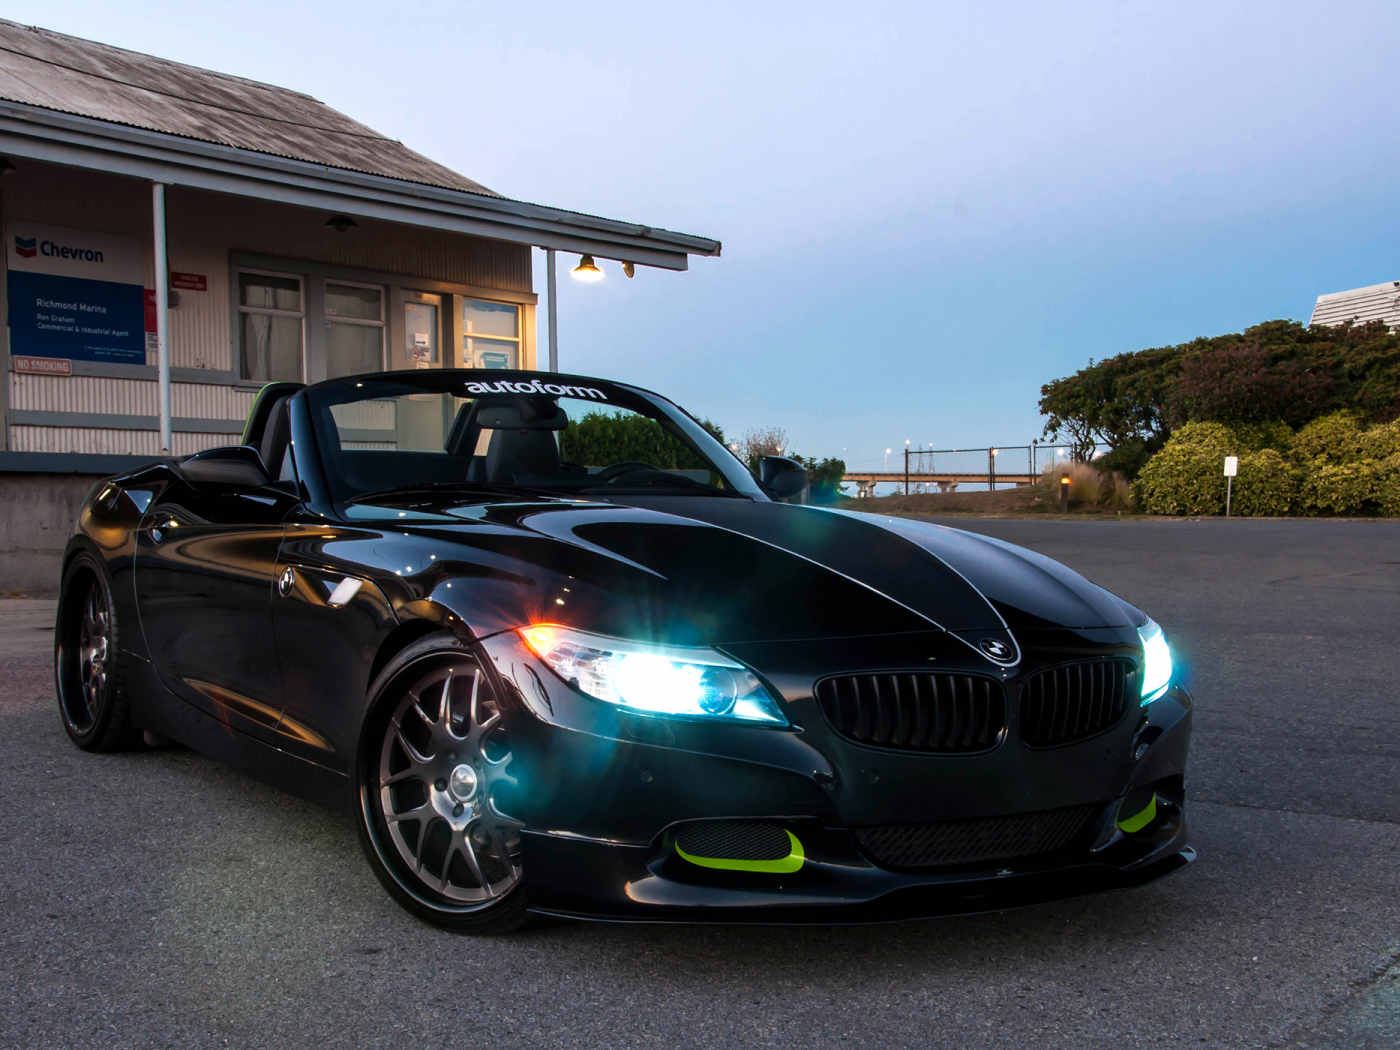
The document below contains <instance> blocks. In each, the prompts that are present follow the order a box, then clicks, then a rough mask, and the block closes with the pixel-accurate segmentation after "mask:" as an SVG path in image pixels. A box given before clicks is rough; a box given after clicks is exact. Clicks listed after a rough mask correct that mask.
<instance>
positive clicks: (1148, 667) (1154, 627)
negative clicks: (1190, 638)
mask: <svg viewBox="0 0 1400 1050" xmlns="http://www.w3.org/2000/svg"><path fill="white" fill-rule="evenodd" d="M1137 632H1138V637H1140V638H1141V639H1142V702H1143V704H1150V703H1151V702H1152V701H1153V700H1156V699H1157V698H1158V697H1159V696H1161V695H1162V694H1163V693H1165V692H1166V691H1167V686H1169V685H1171V684H1172V651H1171V647H1170V646H1168V645H1167V636H1166V635H1165V634H1163V633H1162V628H1161V626H1160V625H1159V624H1158V623H1157V621H1156V620H1153V619H1148V621H1147V622H1146V623H1145V624H1143V625H1142V626H1141V627H1139V628H1138V629H1137Z"/></svg>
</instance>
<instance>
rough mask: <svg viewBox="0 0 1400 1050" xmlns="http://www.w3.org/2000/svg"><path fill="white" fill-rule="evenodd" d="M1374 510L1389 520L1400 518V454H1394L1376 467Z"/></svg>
mask: <svg viewBox="0 0 1400 1050" xmlns="http://www.w3.org/2000/svg"><path fill="white" fill-rule="evenodd" d="M1375 503H1376V509H1377V510H1378V511H1380V512H1381V513H1382V514H1384V515H1386V516H1387V517H1390V518H1400V452H1394V453H1392V454H1391V455H1389V456H1387V457H1386V458H1385V459H1383V460H1381V461H1380V462H1379V463H1378V464H1377V465H1376V487H1375Z"/></svg>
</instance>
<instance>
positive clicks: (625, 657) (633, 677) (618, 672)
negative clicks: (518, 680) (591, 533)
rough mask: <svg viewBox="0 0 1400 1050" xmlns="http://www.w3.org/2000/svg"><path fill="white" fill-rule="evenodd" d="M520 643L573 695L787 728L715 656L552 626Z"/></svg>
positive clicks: (743, 672)
mask: <svg viewBox="0 0 1400 1050" xmlns="http://www.w3.org/2000/svg"><path fill="white" fill-rule="evenodd" d="M520 636H521V637H522V638H523V639H525V644H526V645H528V646H529V647H530V648H531V649H532V650H534V652H535V654H536V655H537V656H539V658H540V659H541V660H543V661H544V662H545V663H547V664H549V666H550V667H551V668H553V669H554V672H555V674H557V675H559V677H560V678H562V679H564V681H566V682H568V683H569V684H570V685H572V686H573V687H574V688H575V689H577V690H579V691H580V692H583V693H587V694H588V695H589V696H591V697H593V698H594V699H597V700H602V701H604V702H606V703H609V704H616V705H617V706H618V707H623V708H626V709H627V710H629V711H635V712H637V713H639V714H647V715H663V716H668V717H680V718H705V719H711V718H713V719H721V720H724V721H729V722H755V723H761V724H763V725H780V726H785V725H787V724H788V721H787V718H786V717H784V715H783V712H782V708H781V707H779V706H778V702H777V700H775V699H774V698H773V697H772V695H771V694H769V692H768V690H766V689H764V688H763V684H762V683H761V682H760V681H759V680H758V678H757V677H755V676H754V674H753V672H752V671H750V670H749V669H748V668H747V667H745V666H744V665H743V664H741V663H737V662H736V661H734V660H731V659H730V658H729V657H727V656H725V655H724V654H723V653H721V652H719V651H718V650H715V649H709V648H690V647H681V646H674V645H652V644H650V643H648V642H632V641H625V640H623V639H621V638H607V637H605V636H603V635H600V634H590V633H588V632H587V631H576V630H574V629H573V628H571V627H557V626H555V625H553V624H538V625H536V626H533V627H522V628H520Z"/></svg>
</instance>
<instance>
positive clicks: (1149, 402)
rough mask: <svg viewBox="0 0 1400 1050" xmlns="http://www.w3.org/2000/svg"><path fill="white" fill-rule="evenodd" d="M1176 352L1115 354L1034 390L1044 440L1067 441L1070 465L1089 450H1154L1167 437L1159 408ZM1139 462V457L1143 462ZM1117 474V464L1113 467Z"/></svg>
mask: <svg viewBox="0 0 1400 1050" xmlns="http://www.w3.org/2000/svg"><path fill="white" fill-rule="evenodd" d="M1179 356H1180V351H1179V349H1178V348H1177V347H1171V346H1165V347H1158V348H1156V349H1153V350H1139V351H1136V352H1135V353H1125V354H1119V355H1118V356H1116V357H1110V358H1108V359H1107V360H1106V361H1100V362H1098V363H1097V364H1095V363H1094V362H1093V361H1092V360H1091V361H1090V362H1089V366H1088V367H1087V368H1081V369H1080V370H1079V371H1078V372H1076V373H1074V375H1072V376H1068V377H1066V378H1064V379H1057V380H1055V381H1054V382H1053V383H1046V384H1045V385H1044V386H1042V387H1041V388H1040V395H1041V396H1040V412H1041V414H1042V415H1044V416H1047V417H1048V419H1047V420H1046V423H1045V431H1044V434H1045V436H1046V437H1048V438H1050V439H1051V440H1053V441H1058V440H1059V439H1060V436H1061V434H1065V435H1067V436H1068V438H1069V443H1070V455H1071V456H1072V458H1074V459H1079V460H1088V459H1091V458H1092V457H1093V454H1094V447H1095V444H1096V443H1098V442H1104V443H1105V444H1107V445H1108V446H1109V448H1110V450H1112V451H1113V452H1118V451H1120V450H1122V451H1127V450H1130V449H1136V450H1138V451H1139V452H1143V451H1146V455H1150V454H1151V452H1152V451H1155V450H1156V449H1158V448H1160V447H1161V446H1162V444H1163V443H1164V442H1165V441H1166V439H1167V436H1168V434H1169V433H1170V431H1169V429H1168V427H1167V425H1166V421H1165V418H1164V404H1165V401H1166V395H1167V389H1168V386H1169V384H1170V380H1171V376H1172V373H1173V371H1174V370H1175V365H1176V363H1177V359H1178V358H1179ZM1143 458H1144V459H1145V456H1143ZM1113 466H1114V467H1115V468H1121V467H1123V466H1124V465H1123V464H1117V463H1115V464H1113Z"/></svg>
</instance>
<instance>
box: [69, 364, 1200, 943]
mask: <svg viewBox="0 0 1400 1050" xmlns="http://www.w3.org/2000/svg"><path fill="white" fill-rule="evenodd" d="M806 481H807V478H806V474H805V473H804V472H803V470H802V468H801V467H800V466H799V465H798V464H796V463H794V462H792V461H790V460H786V459H781V458H777V457H770V458H768V459H766V460H764V461H763V463H762V466H761V470H760V477H759V478H757V479H756V478H755V477H754V476H753V475H752V474H751V473H750V472H749V471H748V470H747V469H745V467H744V465H743V464H742V463H740V462H739V460H738V459H737V458H736V457H735V456H734V455H733V454H732V453H731V452H730V451H729V450H728V449H726V448H725V447H724V446H723V445H722V444H720V443H719V442H718V441H716V440H715V439H714V438H713V437H712V436H711V435H710V434H709V432H708V431H707V430H706V429H705V428H704V427H703V426H701V425H700V424H699V423H698V422H697V421H696V420H695V419H693V418H692V417H691V416H689V415H688V414H686V413H685V412H684V411H683V410H681V409H680V408H678V407H677V406H676V405H675V404H673V403H671V402H670V401H667V400H666V399H665V398H662V397H659V396H657V395H656V394H652V393H649V392H647V391H645V390H640V389H637V388H635V387H631V386H626V385H623V384H620V383H611V382H606V381H604V380H600V379H589V378H584V377H579V376H564V375H553V374H541V373H531V372H482V371H479V370H477V371H452V370H436V371H410V372H395V373H385V374H379V375H364V376H351V377H348V378H344V379H336V380H332V381H329V382H324V383H318V384H316V385H314V386H309V387H302V386H301V385H300V384H274V385H271V386H269V387H266V388H265V389H264V390H263V391H262V392H261V393H260V394H259V396H258V398H257V401H256V403H255V404H254V406H253V409H252V412H251V413H250V415H249V419H248V424H247V429H246V432H245V433H244V435H243V442H242V444H241V445H237V446H233V447H229V448H218V449H212V450H209V451H206V452H202V453H199V454H198V455H194V456H189V457H186V458H184V459H179V460H173V461H162V462H158V463H153V464H151V465H150V466H148V467H145V468H143V469H141V470H137V471H134V472H132V473H129V474H125V475H122V476H120V477H116V478H113V479H111V480H109V481H106V482H103V483H101V484H99V485H97V486H96V487H95V488H94V489H93V491H92V493H91V495H90V496H89V498H88V499H87V501H86V503H85V504H84V506H83V509H82V512H81V516H80V518H79V520H78V523H77V528H76V530H75V532H74V535H73V537H72V540H71V542H70V543H69V544H68V548H67V553H66V556H65V559H64V570H63V577H62V590H61V600H60V603H59V610H58V623H57V627H58V630H57V640H56V648H55V658H56V673H57V685H58V697H59V704H60V709H61V712H62V716H63V722H64V725H65V727H66V728H67V730H68V733H69V734H70V735H71V736H72V738H73V740H74V741H75V742H76V743H77V744H78V745H79V746H80V747H83V748H86V749H88V750H93V751H105V750H111V749H114V748H119V747H124V746H140V742H141V741H142V739H143V738H144V739H145V740H146V742H147V743H155V742H158V740H159V739H160V738H172V739H174V740H178V741H181V742H183V743H185V744H188V745H189V746H191V747H193V748H196V749H198V750H199V751H202V752H204V753H205V754H207V755H210V756H212V757H214V758H216V759H218V760H220V761H223V762H226V763H228V764H230V765H232V766H235V767H237V768H238V769H240V770H244V771H246V772H247V773H249V774H251V775H253V776H256V777H260V778H262V779H264V780H266V781H268V782H270V783H272V784H275V785H277V786H279V787H281V788H283V789H285V790H287V791H289V792H292V793H295V794H297V795H302V796H305V797H307V798H311V799H314V800H317V801H319V802H322V803H324V804H326V805H329V806H335V807H343V808H347V809H349V810H350V811H351V812H352V813H353V815H354V818H355V821H356V824H357V827H358V829H359V836H360V840H361V842H362V844H363V846H364V852H365V856H366V857H367V858H368V859H369V863H370V865H371V866H372V868H373V869H374V872H375V874H376V875H377V876H378V878H379V880H380V881H381V882H382V883H383V884H384V886H385V888H386V889H387V890H388V891H389V893H391V894H392V895H393V896H394V897H395V898H396V899H397V900H398V901H399V902H400V903H401V904H403V905H404V907H406V908H407V909H408V910H409V911H411V912H413V913H414V914H416V915H418V916H420V917H421V918H423V919H425V920H427V921H429V922H432V923H435V924H437V925H439V926H443V927H446V928H449V929H454V930H462V931H482V932H487V931H500V930H507V929H511V928H513V927H515V926H517V925H519V924H520V923H522V922H523V921H525V919H526V917H527V915H528V914H530V913H532V912H533V913H539V914H552V915H565V916H578V917H591V918H607V919H632V920H692V921H722V922H734V921H741V922H742V921H764V922H771V921H786V922H819V923H827V922H848V921H856V922H866V921H878V920H884V919H895V918H902V917H914V916H934V915H948V914H957V913H967V912H976V911H989V910H999V909H1004V908H1009V907H1014V906H1019V905H1026V904H1033V903H1037V902H1042V901H1048V900H1054V899H1060V898H1064V897H1069V896H1074V895H1078V894H1083V893H1088V892H1092V891H1095V890H1100V889H1111V888H1118V887H1127V886H1137V885H1141V884H1143V883H1146V882H1149V881H1151V880H1153V879H1156V878H1159V877H1161V876H1163V875H1166V874H1169V873H1171V872H1173V871H1176V870H1178V869H1179V868H1181V867H1183V866H1185V865H1186V864H1187V863H1189V862H1190V861H1191V860H1192V859H1193V858H1194V853H1193V851H1192V850H1191V849H1190V848H1189V847H1188V846H1187V845H1186V822H1185V817H1184V812H1183V809H1184V806H1183V802H1184V799H1183V779H1182V778H1183V772H1184V769H1185V762H1186V752H1187V743H1188V738H1189V735H1190V727H1191V700H1190V697H1189V696H1188V695H1187V693H1186V691H1185V690H1184V689H1183V688H1182V687H1181V686H1180V685H1179V684H1176V683H1175V682H1174V681H1173V678H1172V667H1171V656H1170V653H1169V650H1168V647H1167V643H1166V640H1165V638H1164V637H1163V635H1162V632H1161V629H1160V628H1159V627H1158V626H1157V625H1156V624H1155V623H1153V622H1152V620H1150V619H1149V618H1148V617H1147V616H1146V615H1144V614H1143V613H1141V612H1139V611H1138V610H1137V609H1135V608H1134V607H1133V606H1131V605H1129V604H1128V603H1127V602H1124V601H1122V600H1121V599H1119V598H1117V597H1115V596H1114V595H1112V594H1110V593H1108V592H1107V591H1104V590H1102V589H1100V588H1099V587H1096V586H1095V585H1093V584H1091V583H1089V582H1088V581H1087V580H1085V579H1084V578H1082V577H1081V576H1079V575H1077V574H1076V573H1073V572H1071V571H1069V570H1068V569H1065V568H1064V567H1062V566H1061V565H1059V564H1057V563H1055V562H1053V561H1051V560H1049V559H1047V558H1044V557H1041V556H1040V555H1037V554H1034V553H1031V552H1029V551H1026V550H1022V549H1019V548H1016V547H1013V546H1010V545H1008V544H1005V543H1000V542H997V541H995V540H990V539H985V538H982V537H979V536H974V535H971V534H968V533H964V532H959V531H956V530H953V529H947V528H942V527H938V526H935V525H931V524H922V523H917V522H912V521H907V520H898V519H889V518H885V517H879V516H875V515H870V514H859V513H847V512H841V511H835V510H828V509H820V508H816V507H809V506H803V505H799V504H796V503H789V502H786V501H789V500H798V499H800V498H801V495H802V492H803V490H804V488H805V486H806Z"/></svg>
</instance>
